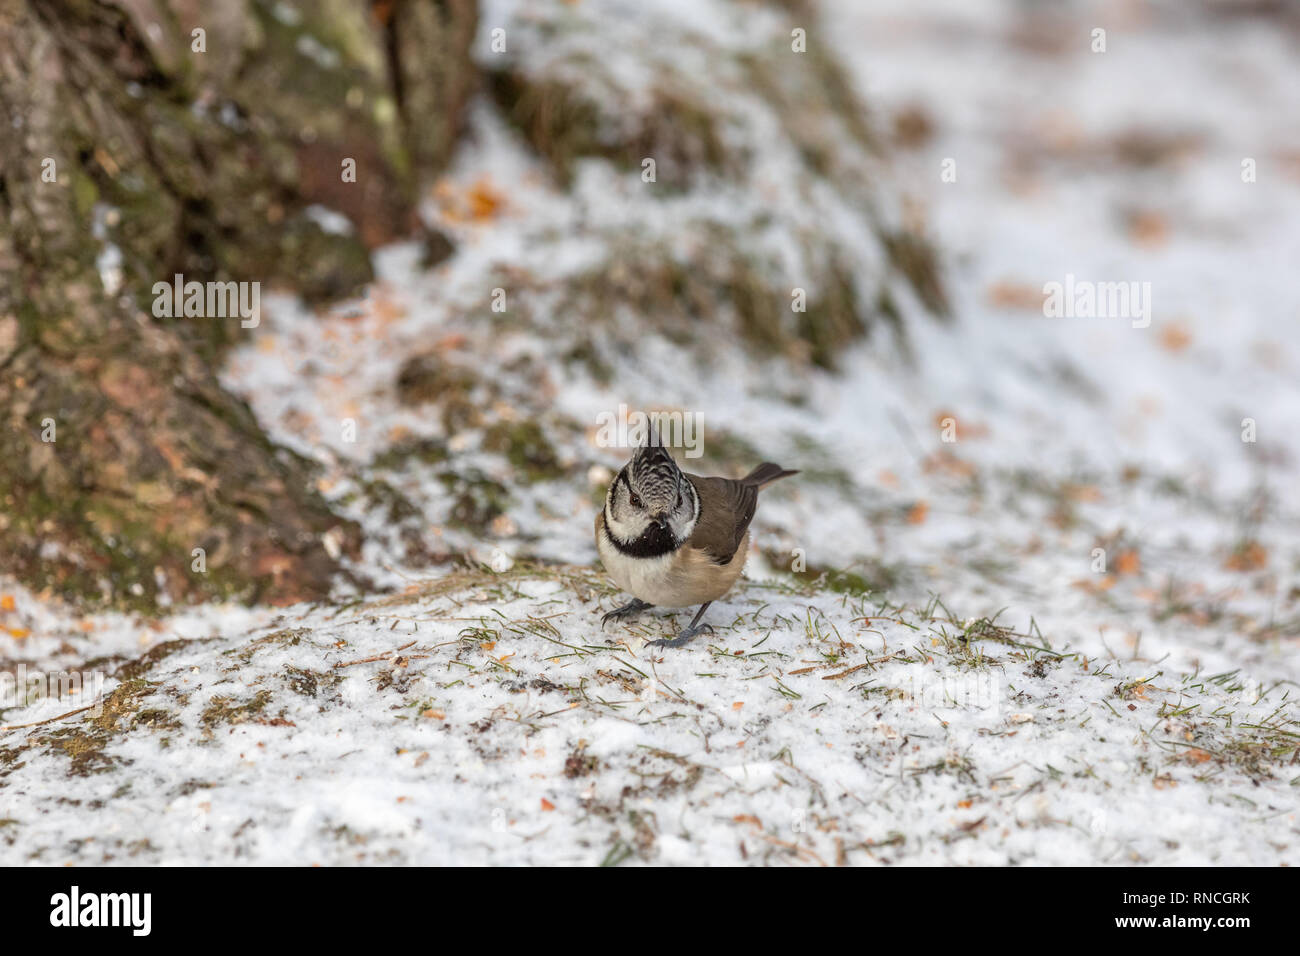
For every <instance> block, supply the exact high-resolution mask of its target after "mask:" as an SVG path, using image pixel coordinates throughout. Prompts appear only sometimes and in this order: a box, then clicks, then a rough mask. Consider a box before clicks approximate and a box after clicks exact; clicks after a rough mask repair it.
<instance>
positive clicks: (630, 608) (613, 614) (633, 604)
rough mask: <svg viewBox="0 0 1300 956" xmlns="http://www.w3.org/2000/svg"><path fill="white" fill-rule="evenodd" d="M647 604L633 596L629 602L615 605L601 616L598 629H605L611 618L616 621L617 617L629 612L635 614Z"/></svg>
mask: <svg viewBox="0 0 1300 956" xmlns="http://www.w3.org/2000/svg"><path fill="white" fill-rule="evenodd" d="M649 606H650V605H649V604H647V603H646V602H645V601H642V600H640V599H638V598H633V599H632V600H631V601H630V602H629V603H627V604H624V605H623V606H622V607H616V608H614V610H612V611H610V612H609V613H608V614H605V615H604V616H603V617H601V619H600V629H601V630H602V631H603V630H604V629H605V625H606V624H608V623H609V622H610V621H611V620H615V621H617V620H618V619H619V618H624V617H627V616H628V615H629V614H635V613H637V612H638V611H644V610H645V609H646V608H648V607H649Z"/></svg>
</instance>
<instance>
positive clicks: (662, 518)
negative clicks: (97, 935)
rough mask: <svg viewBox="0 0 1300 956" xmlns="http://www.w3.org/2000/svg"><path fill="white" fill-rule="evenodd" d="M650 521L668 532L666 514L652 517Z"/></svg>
mask: <svg viewBox="0 0 1300 956" xmlns="http://www.w3.org/2000/svg"><path fill="white" fill-rule="evenodd" d="M650 520H651V521H653V522H654V523H655V524H657V525H658V526H659V527H661V528H663V529H664V530H665V531H667V530H668V514H667V512H664V513H662V514H657V515H652V516H651V518H650Z"/></svg>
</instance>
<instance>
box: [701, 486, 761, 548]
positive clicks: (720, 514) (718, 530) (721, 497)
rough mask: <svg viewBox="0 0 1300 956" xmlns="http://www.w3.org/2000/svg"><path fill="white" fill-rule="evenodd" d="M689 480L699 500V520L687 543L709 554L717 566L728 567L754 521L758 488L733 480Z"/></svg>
mask: <svg viewBox="0 0 1300 956" xmlns="http://www.w3.org/2000/svg"><path fill="white" fill-rule="evenodd" d="M686 477H687V478H688V479H689V480H690V482H691V484H692V485H694V486H695V493H696V494H697V495H699V498H700V518H699V520H698V521H697V522H696V523H695V530H694V531H693V532H692V533H691V536H690V538H689V539H688V540H687V542H686V543H687V544H688V545H690V546H691V547H693V548H699V549H700V550H701V551H706V552H708V554H709V556H710V557H711V558H712V559H713V560H714V561H716V562H717V563H718V564H726V563H727V562H729V561H730V560H731V558H732V556H733V555H735V553H736V549H737V548H738V547H740V542H741V539H742V538H744V537H745V532H746V531H747V530H749V523H750V521H752V520H753V519H754V509H755V508H757V507H758V486H757V485H752V484H746V483H745V482H743V481H733V480H732V479H730V478H700V477H698V476H697V475H690V474H688V475H687V476H686Z"/></svg>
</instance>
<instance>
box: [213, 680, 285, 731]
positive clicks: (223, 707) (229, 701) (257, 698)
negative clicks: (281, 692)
mask: <svg viewBox="0 0 1300 956" xmlns="http://www.w3.org/2000/svg"><path fill="white" fill-rule="evenodd" d="M270 702H271V692H270V691H269V690H259V691H258V692H257V693H256V694H254V695H253V696H252V697H251V698H250V699H248V700H245V701H235V700H234V699H233V698H230V697H213V698H212V700H211V701H210V702H209V703H208V706H207V707H206V708H204V710H203V713H202V715H200V717H199V723H200V724H202V725H203V727H204V729H205V730H207V731H209V732H211V731H212V730H214V729H216V728H217V727H220V726H222V725H223V724H229V725H231V726H234V725H236V724H242V723H247V722H248V721H250V720H253V719H255V718H256V717H257V716H258V715H259V714H261V713H262V711H264V710H265V709H266V705H267V704H269V703H270Z"/></svg>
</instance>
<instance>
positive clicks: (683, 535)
mask: <svg viewBox="0 0 1300 956" xmlns="http://www.w3.org/2000/svg"><path fill="white" fill-rule="evenodd" d="M668 527H669V528H671V529H672V532H673V537H675V538H676V539H677V540H678V541H685V540H686V539H687V538H689V537H690V536H691V532H692V531H694V530H695V516H694V515H684V516H683V517H681V518H676V517H675V518H673V519H672V520H671V521H669V522H668Z"/></svg>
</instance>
